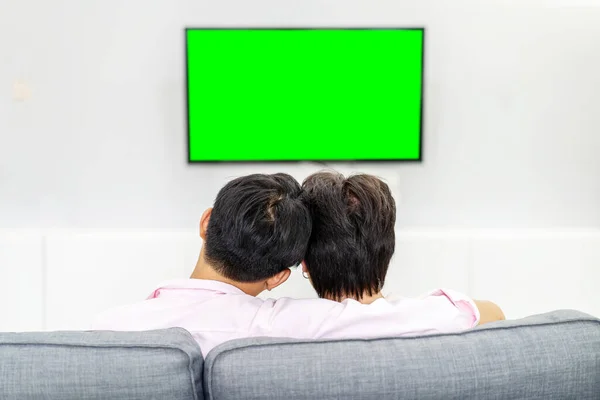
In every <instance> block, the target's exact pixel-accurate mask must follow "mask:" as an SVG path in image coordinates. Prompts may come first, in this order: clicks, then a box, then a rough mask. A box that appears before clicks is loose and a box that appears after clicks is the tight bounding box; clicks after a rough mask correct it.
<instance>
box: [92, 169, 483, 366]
mask: <svg viewBox="0 0 600 400" xmlns="http://www.w3.org/2000/svg"><path fill="white" fill-rule="evenodd" d="M313 219H314V218H312V217H311V214H310V211H309V208H308V205H307V204H306V203H305V201H304V199H303V196H302V190H301V187H300V184H299V183H298V182H297V181H296V180H295V179H294V178H293V177H291V176H289V175H286V174H274V175H264V174H254V175H248V176H244V177H240V178H237V179H234V180H232V181H231V182H229V183H227V184H226V185H225V186H224V187H223V188H222V189H221V190H220V191H219V193H218V194H217V197H216V200H215V202H214V207H213V208H211V209H208V210H206V211H205V212H204V214H203V215H202V218H201V221H200V236H201V237H202V239H203V241H204V244H203V246H202V249H201V250H200V256H199V257H198V261H197V263H196V267H195V269H194V271H193V273H192V275H191V278H190V279H179V280H174V281H171V282H166V283H164V284H162V285H160V286H159V287H158V288H157V289H156V290H154V291H153V293H152V294H151V295H150V297H149V298H148V299H147V300H145V301H142V302H139V303H136V304H132V305H129V306H125V307H120V308H117V309H114V310H109V311H107V312H105V313H103V314H101V315H100V316H99V317H98V318H97V319H96V321H95V323H94V324H93V329H108V330H121V331H137V330H150V329H161V328H169V327H182V328H185V329H187V330H188V331H190V332H191V334H192V335H193V337H194V338H195V339H196V340H197V341H198V343H199V344H200V348H201V350H202V353H203V354H204V356H206V355H207V354H208V352H209V351H210V350H211V349H212V348H213V347H215V346H217V345H219V344H221V343H223V342H226V341H228V340H232V339H239V338H246V337H256V336H272V337H290V338H299V339H321V338H322V339H326V338H329V339H341V338H374V337H385V336H388V337H389V336H402V335H414V334H425V333H433V332H455V331H460V330H464V329H467V328H470V327H472V326H474V325H476V324H477V322H478V320H479V313H478V311H477V308H476V307H474V306H472V303H470V302H467V303H465V304H466V306H464V307H463V305H462V303H461V302H460V301H459V300H461V299H462V298H461V297H455V300H457V301H458V303H457V304H458V305H455V304H453V303H452V302H450V301H448V299H445V300H444V299H441V298H439V299H434V298H430V299H426V300H419V301H414V302H402V303H399V304H398V305H392V306H387V307H383V308H382V307H381V306H380V305H378V304H377V302H374V303H373V304H371V305H365V304H360V303H359V302H356V301H354V302H351V301H347V302H343V303H339V302H335V301H331V300H327V299H290V298H281V299H278V300H274V299H267V300H262V299H259V298H257V297H255V296H257V295H258V294H259V293H261V292H262V291H264V290H271V289H273V288H275V287H277V286H279V285H281V284H282V283H283V282H285V281H286V280H287V279H288V277H289V276H290V267H293V266H296V265H298V264H300V263H301V262H302V260H303V258H304V256H305V254H306V251H307V247H308V243H309V239H310V235H311V232H312V220H313ZM330 250H331V251H334V250H335V249H330ZM338 272H339V273H341V274H343V273H344V271H343V270H340V271H338ZM361 279H363V278H361ZM363 280H364V281H365V282H366V281H367V280H366V279H363ZM356 282H358V281H356ZM349 287H350V286H344V287H342V291H341V292H339V291H336V294H352V292H351V291H348V290H347V289H348V288H349ZM361 287H362V286H361ZM373 290H374V289H373ZM465 301H466V300H465ZM414 315H430V316H431V318H430V319H427V320H424V319H415V318H411V316H414Z"/></svg>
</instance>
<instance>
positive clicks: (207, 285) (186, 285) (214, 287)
mask: <svg viewBox="0 0 600 400" xmlns="http://www.w3.org/2000/svg"><path fill="white" fill-rule="evenodd" d="M164 289H167V290H207V291H213V292H219V293H225V294H245V293H244V292H243V291H242V290H241V289H239V288H237V287H235V286H233V285H230V284H229V283H225V282H220V281H213V280H208V279H192V278H190V279H177V280H171V281H167V282H163V283H162V284H161V285H159V286H158V288H157V289H156V290H155V291H154V292H153V293H152V294H151V295H150V296H149V297H148V298H149V299H153V298H155V297H158V294H159V292H160V291H161V290H164Z"/></svg>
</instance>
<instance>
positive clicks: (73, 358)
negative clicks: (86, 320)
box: [0, 328, 203, 400]
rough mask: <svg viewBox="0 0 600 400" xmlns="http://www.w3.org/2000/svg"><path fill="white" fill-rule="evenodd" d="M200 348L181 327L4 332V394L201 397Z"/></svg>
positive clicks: (0, 339)
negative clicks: (93, 330) (123, 330)
mask: <svg viewBox="0 0 600 400" xmlns="http://www.w3.org/2000/svg"><path fill="white" fill-rule="evenodd" d="M202 364H203V359H202V354H201V352H200V348H199V347H198V345H197V343H196V341H195V340H194V339H193V338H192V336H191V335H190V334H189V333H188V332H187V331H185V330H183V329H180V328H173V329H165V330H159V331H147V332H106V331H104V332H103V331H98V332H43V333H0V399H2V400H13V399H15V400H17V399H18V400H29V399H46V400H54V399H56V400H58V399H60V400H100V399H102V400H105V399H111V400H112V399H115V400H121V399H127V400H135V399H140V400H142V399H144V400H146V399H174V400H177V399H185V400H188V399H190V400H191V399H194V400H195V399H199V400H201V399H202V398H203V396H202V381H201V379H202Z"/></svg>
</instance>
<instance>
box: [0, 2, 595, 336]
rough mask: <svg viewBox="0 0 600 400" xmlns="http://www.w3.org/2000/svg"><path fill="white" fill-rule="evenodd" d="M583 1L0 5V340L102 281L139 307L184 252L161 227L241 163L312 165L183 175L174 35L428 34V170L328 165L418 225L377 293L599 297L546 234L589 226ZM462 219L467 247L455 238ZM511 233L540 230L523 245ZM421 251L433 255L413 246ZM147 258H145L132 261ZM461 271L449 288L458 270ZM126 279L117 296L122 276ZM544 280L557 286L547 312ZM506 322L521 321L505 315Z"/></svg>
mask: <svg viewBox="0 0 600 400" xmlns="http://www.w3.org/2000/svg"><path fill="white" fill-rule="evenodd" d="M5 3H6V4H5ZM9 3H10V5H9ZM575 3H577V6H574V4H575ZM591 3H592V2H589V4H591ZM561 4H562V5H570V6H569V7H567V8H565V7H558V6H559V5H561ZM581 4H582V2H566V1H565V2H561V1H559V0H547V1H544V0H529V1H527V2H525V1H508V0H504V1H502V0H489V1H486V2H481V1H476V0H468V1H467V0H456V1H453V2H447V1H444V0H420V1H418V2H416V1H410V2H409V1H404V0H389V1H388V0H386V1H383V0H360V1H359V0H335V1H334V0H302V1H292V0H287V1H284V0H255V1H246V0H235V1H234V0H219V1H208V0H205V1H201V0H193V1H192V0H160V1H159V0H156V1H142V0H127V1H117V0H103V1H85V2H83V1H78V0H53V1H42V0H20V1H18V2H17V1H14V2H6V1H5V2H3V5H2V6H1V7H0V9H1V10H2V11H1V12H0V229H3V232H4V233H3V234H2V240H1V241H0V279H1V281H0V282H1V283H2V285H3V286H4V287H8V288H10V290H9V291H7V289H3V290H4V292H3V293H2V294H1V295H0V296H2V297H0V299H2V300H9V301H10V304H13V305H14V307H13V308H11V309H10V310H7V308H6V307H4V306H3V307H0V311H1V313H0V317H2V318H0V320H2V319H4V321H12V322H11V323H10V324H9V323H8V322H1V323H2V324H4V325H2V326H0V329H2V328H5V329H12V328H11V327H15V328H14V329H30V328H32V329H33V328H36V327H49V328H52V327H61V326H69V325H71V324H73V325H78V324H80V323H81V322H80V321H81V320H82V318H83V317H84V316H85V314H86V313H87V312H88V310H92V309H95V308H100V307H101V306H104V305H105V302H104V300H102V301H101V300H86V301H88V302H87V303H84V302H83V300H81V299H80V298H79V297H82V296H87V295H89V294H91V293H96V292H95V290H100V289H99V288H102V293H103V296H105V297H109V298H113V299H115V300H129V298H127V296H131V297H132V298H133V297H136V298H137V297H139V296H138V295H139V294H141V293H142V292H144V293H145V290H146V288H147V286H151V284H153V283H154V279H157V278H162V277H166V276H171V275H178V274H180V273H182V271H184V270H185V271H187V270H188V269H190V268H191V266H192V265H191V264H190V263H193V260H194V259H195V257H196V252H197V248H196V247H197V246H193V245H190V244H187V243H190V241H192V242H193V241H194V239H190V238H189V236H188V235H187V234H183V233H176V234H172V233H168V232H187V231H190V230H194V229H195V228H196V225H197V221H198V218H199V216H200V214H201V212H202V210H203V209H204V208H205V207H208V206H209V205H210V204H211V202H212V200H213V198H214V196H215V194H216V192H217V190H218V189H219V188H220V187H221V186H222V184H223V183H224V182H225V181H226V180H227V179H229V178H230V177H232V176H238V175H242V174H245V173H248V172H257V171H259V172H260V171H262V172H274V171H287V172H290V173H292V174H293V175H295V176H297V177H298V178H303V177H304V176H306V175H307V174H308V173H310V172H312V171H314V170H316V169H319V166H316V165H312V164H285V165H276V164H271V165H264V164H263V165H236V166H231V165H229V166H218V165H206V166H202V165H193V166H190V165H187V164H186V161H185V159H186V149H185V143H186V140H185V102H184V101H185V96H184V75H183V74H184V65H183V62H184V54H183V52H184V48H183V28H184V27H186V26H202V25H216V26H218V25H271V26H273V25H285V26H287V25H294V26H317V25H318V26H324V25H327V26H332V25H336V26H347V25H353V26H359V25H360V26H363V25H364V26H383V25H385V26H390V25H394V26H396V25H398V26H402V25H419V26H425V27H426V28H427V37H426V90H425V143H424V152H425V153H424V156H425V161H424V162H423V163H422V164H384V165H381V164H371V165H363V164H360V165H359V164H354V165H337V166H336V167H338V168H339V169H340V170H342V171H343V172H349V171H365V172H371V173H376V174H378V175H380V176H382V177H384V178H386V179H387V180H388V181H389V183H390V184H391V186H392V188H393V190H394V193H395V195H396V197H397V199H398V203H399V204H398V205H399V216H398V219H399V227H402V228H404V229H408V230H407V232H409V233H407V235H409V236H410V235H412V233H411V232H418V231H419V230H420V229H429V230H430V231H431V232H434V234H433V236H431V237H428V238H427V239H422V238H421V239H418V240H417V239H415V240H416V241H417V243H414V242H413V241H412V239H411V240H408V241H407V242H406V244H402V245H401V246H400V247H401V248H403V249H405V251H406V252H407V253H406V254H407V257H409V261H407V262H406V263H401V262H400V260H401V259H399V258H396V261H395V262H394V263H395V264H394V266H393V271H395V272H394V273H393V274H392V279H393V282H392V284H393V285H397V287H398V288H401V289H405V290H406V291H413V290H411V289H416V288H413V287H412V286H411V285H408V284H406V283H405V282H412V281H411V280H410V279H413V278H407V277H415V276H417V277H418V279H417V278H414V282H422V283H419V284H416V283H415V285H417V286H419V288H420V286H421V285H422V286H425V284H426V283H428V282H425V281H426V280H427V279H432V280H435V281H436V282H435V283H439V284H445V285H446V286H461V288H462V287H464V288H465V289H469V290H472V291H475V292H476V293H475V294H477V295H481V296H486V295H487V294H488V293H494V296H496V297H499V298H500V299H502V298H503V296H510V297H509V298H507V300H510V301H512V300H514V299H522V300H523V302H525V301H529V302H531V301H532V299H543V301H542V300H540V301H539V303H535V304H537V305H535V306H531V308H530V309H528V310H533V309H538V308H542V304H544V305H552V306H553V307H559V306H560V305H561V304H564V305H565V306H569V305H570V304H575V305H578V306H580V307H581V308H586V306H588V305H589V306H590V309H594V308H593V307H597V303H594V300H592V299H589V298H588V297H586V296H587V294H581V293H591V292H590V290H591V289H590V287H589V286H586V285H590V283H589V282H593V279H594V278H596V279H597V278H598V272H596V271H597V267H596V265H597V262H596V261H598V258H597V253H595V251H596V250H595V248H597V241H595V240H596V239H588V238H587V236H586V235H587V233H586V234H584V235H583V236H581V235H579V234H575V236H574V237H570V236H569V238H564V233H563V232H565V231H567V232H568V230H569V229H586V230H590V229H591V230H594V229H600V207H599V206H598V205H599V204H600V157H598V156H597V154H598V153H599V151H600V134H599V132H600V113H598V112H597V109H598V105H599V104H600V91H598V87H600V74H599V73H598V71H600V52H598V51H597V50H598V48H600V24H598V21H599V20H600V8H599V7H583V6H582V5H581ZM17 79H20V80H23V81H24V82H26V83H27V84H28V85H29V86H30V87H31V91H32V97H31V98H30V99H29V100H27V101H24V102H16V101H14V100H13V98H12V93H11V88H12V85H13V82H14V81H15V80H17ZM367 134H368V133H367ZM459 228H460V229H468V230H469V232H471V233H469V237H470V238H471V239H469V240H468V241H467V242H464V241H459V242H460V243H456V242H455V240H456V235H457V234H456V231H455V229H459ZM440 229H442V230H440ZM489 229H492V230H496V229H502V230H503V231H502V232H504V233H501V234H500V235H501V236H502V238H501V239H498V238H496V239H493V240H492V239H478V238H479V237H481V238H484V237H485V235H486V234H485V233H482V230H489ZM505 229H509V230H510V231H508V232H513V233H506V231H504V230H505ZM521 229H527V230H528V229H537V230H538V231H540V232H543V235H550V237H552V239H548V238H546V239H544V240H542V241H538V239H531V240H530V239H523V238H522V237H521V238H520V236H519V233H518V231H519V230H521ZM82 230H83V231H85V232H87V233H86V235H83V237H82V236H80V233H78V232H81V231H82ZM23 232H25V233H23ZM56 232H59V234H58V236H56V235H57V234H56ZM102 232H104V233H102ZM127 232H129V233H127ZM132 232H137V233H139V234H140V235H142V237H144V239H143V240H142V239H139V237H138V236H137V235H136V234H133V233H132ZM144 232H149V233H144ZM440 232H441V233H440ZM515 232H516V233H515ZM144 235H149V237H151V238H152V239H148V238H146V236H144ZM171 235H175V237H176V238H177V239H175V237H173V236H171ZM178 235H184V236H185V238H183V237H180V236H178ZM419 235H421V234H420V233H419V234H418V236H419ZM440 235H441V236H440ZM578 235H579V236H578ZM590 235H592V236H590V237H595V236H593V234H590ZM459 236H460V235H459ZM492 236H493V235H492ZM411 237H412V236H411ZM419 237H421V236H419ZM563 239H564V240H563ZM38 240H39V241H40V246H39V247H36V246H34V245H33V243H37V242H36V241H38ZM147 240H148V241H147ZM163 240H166V242H165V243H164V244H162V243H163V242H162V241H163ZM440 241H441V242H440ZM472 242H481V243H480V246H479V245H478V246H477V247H476V248H475V247H472V244H470V243H472ZM412 245H414V246H415V247H414V248H413V247H411V246H412ZM455 245H456V246H457V247H455ZM136 246H141V247H136ZM178 246H184V247H183V249H184V250H185V253H181V254H180V253H179V250H178V249H179V247H178ZM431 246H433V247H432V248H433V249H440V248H441V249H443V250H439V251H440V254H450V255H449V256H448V257H446V256H439V257H438V258H435V257H433V256H432V255H429V254H425V255H422V256H421V255H420V253H418V252H417V250H414V249H422V250H423V251H425V252H428V251H429V250H428V249H430V247H431ZM461 246H466V248H467V249H470V250H465V249H464V248H463V247H461ZM594 246H596V247H594ZM130 247H131V249H130ZM156 247H159V248H160V247H164V252H162V250H160V251H159V250H156V249H155V248H156ZM134 250H135V251H134ZM463 250H464V251H463ZM146 251H148V253H147V254H145V252H146ZM157 251H158V253H154V252H157ZM40 252H41V253H40ZM182 252H183V250H182ZM411 254H412V255H411ZM436 254H437V253H436ZM465 254H467V256H465ZM551 255H553V256H551ZM144 257H148V259H150V260H153V259H157V260H160V261H161V262H160V263H158V262H157V263H149V264H146V263H145V260H146V258H144ZM177 257H179V258H177ZM399 257H402V256H399ZM410 257H413V258H410ZM429 257H433V258H431V259H430V258H429ZM463 257H467V260H468V262H467V263H466V264H465V263H463V261H461V260H462V259H463ZM40 259H41V260H42V261H40V262H39V263H38V262H36V260H40ZM122 260H127V262H126V266H127V268H125V267H124V264H123V263H124V261H122ZM167 260H173V262H172V263H168V262H167ZM183 260H185V262H183ZM190 260H192V261H190ZM521 260H524V261H523V262H521ZM525 260H526V261H527V262H525ZM558 260H562V261H565V262H559V261H558ZM505 263H506V264H508V265H505ZM594 263H596V264H594ZM165 264H169V265H165ZM467 264H468V265H469V266H470V267H469V268H472V269H471V270H470V271H471V272H469V273H468V274H467V276H468V277H469V278H468V280H467V282H470V283H467V284H465V283H464V282H465V281H464V280H463V279H462V278H460V279H459V278H457V277H458V276H462V275H464V274H465V272H464V268H465V265H467ZM480 266H481V268H480ZM441 270H443V271H445V273H444V274H441V275H440V274H438V273H436V272H435V271H441ZM500 271H505V273H506V274H508V275H509V276H511V279H513V278H516V277H518V276H517V274H523V277H522V281H521V283H519V284H518V285H516V284H515V285H516V286H502V285H500V286H494V287H492V286H490V285H492V284H493V285H495V281H496V278H498V274H499V273H501V272H500ZM142 272H144V274H143V275H144V276H145V277H144V278H141V279H142V281H140V283H139V285H136V286H135V289H134V290H132V291H131V292H130V293H126V290H125V289H124V286H123V285H124V284H123V282H125V281H126V279H128V278H129V277H133V276H139V275H140V274H142ZM186 273H187V272H186ZM539 275H542V277H540V276H539ZM566 276H569V277H570V279H571V280H569V279H567V278H566ZM433 278H436V279H433ZM442 278H444V279H442ZM82 279H84V280H85V281H87V282H89V283H88V286H89V287H90V289H89V291H88V290H87V287H86V286H85V285H82V282H81V280H82ZM559 284H560V286H557V285H559ZM465 285H466V286H465ZM486 285H487V286H486ZM432 286H435V285H432ZM40 287H41V288H42V289H40V290H38V289H39V288H40ZM298 287H300V286H293V285H290V286H288V289H286V290H288V291H289V293H298V290H299V289H297V288H298ZM559 287H560V288H562V289H563V290H566V293H568V295H565V296H564V297H565V300H564V301H562V300H561V299H562V298H561V297H560V296H556V289H557V288H559ZM31 288H34V289H31ZM528 288H529V289H530V290H526V289H528ZM531 288H532V289H531ZM30 289H31V290H30ZM525 292H527V293H525ZM551 292H552V297H549V296H550V294H551ZM134 293H135V296H133V294H134ZM490 295H491V294H490ZM61 296H63V297H61ZM519 296H520V297H519ZM577 296H580V297H577ZM98 298H99V297H98V296H96V297H94V299H98ZM90 299H91V297H90ZM546 299H553V300H552V301H550V300H548V301H546ZM574 299H577V300H574ZM40 302H42V303H43V310H44V311H43V313H42V312H41V311H40V310H41V309H40V307H39V303H40ZM106 303H108V302H106ZM3 304H6V302H4V303H3ZM80 304H81V308H77V307H79V305H80ZM511 304H512V303H511ZM515 304H516V303H515ZM71 307H75V309H71ZM510 307H513V306H510ZM513 314H514V315H520V314H521V311H520V310H519V309H518V308H517V306H516V305H515V306H514V313H513ZM70 315H73V317H72V319H71V317H70ZM7 316H8V317H7Z"/></svg>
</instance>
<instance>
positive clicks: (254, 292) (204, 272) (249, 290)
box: [190, 249, 264, 296]
mask: <svg viewBox="0 0 600 400" xmlns="http://www.w3.org/2000/svg"><path fill="white" fill-rule="evenodd" d="M190 279H204V280H210V281H218V282H223V283H227V284H229V285H231V286H235V287H236V288H238V289H240V290H241V291H242V292H244V293H246V294H247V295H250V296H258V295H259V294H260V293H261V292H262V291H263V290H264V283H263V282H250V283H247V282H237V281H234V280H232V279H229V278H227V277H224V276H223V275H221V274H220V273H219V272H218V271H217V270H215V269H214V268H213V267H212V266H211V265H210V263H208V262H206V259H205V258H204V249H203V250H202V251H201V252H200V257H198V262H197V263H196V267H195V268H194V271H193V272H192V275H191V276H190Z"/></svg>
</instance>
